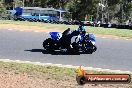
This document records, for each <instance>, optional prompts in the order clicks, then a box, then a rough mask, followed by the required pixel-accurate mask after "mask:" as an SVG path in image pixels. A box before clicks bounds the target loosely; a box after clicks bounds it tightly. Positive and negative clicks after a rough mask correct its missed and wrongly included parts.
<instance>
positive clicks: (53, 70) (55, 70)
mask: <svg viewBox="0 0 132 88" xmlns="http://www.w3.org/2000/svg"><path fill="white" fill-rule="evenodd" d="M0 69H2V70H6V71H14V72H15V73H16V74H19V73H32V72H37V73H38V72H39V73H42V74H49V75H51V76H53V78H57V79H63V77H64V78H65V76H69V77H73V78H74V79H75V77H76V74H77V69H74V68H65V67H57V66H49V65H46V66H42V65H34V64H27V63H15V62H2V61H0ZM86 72H87V73H88V74H114V73H113V72H108V71H95V70H87V71H86Z"/></svg>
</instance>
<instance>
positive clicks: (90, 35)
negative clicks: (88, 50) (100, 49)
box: [87, 33, 96, 42]
mask: <svg viewBox="0 0 132 88" xmlns="http://www.w3.org/2000/svg"><path fill="white" fill-rule="evenodd" d="M87 36H88V37H89V39H90V40H91V41H94V42H95V41H96V38H95V36H94V34H92V33H89V34H88V35H87Z"/></svg>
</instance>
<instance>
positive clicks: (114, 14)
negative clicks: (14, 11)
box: [0, 0, 132, 23]
mask: <svg viewBox="0 0 132 88" xmlns="http://www.w3.org/2000/svg"><path fill="white" fill-rule="evenodd" d="M17 6H25V7H43V8H45V7H53V8H56V9H64V10H67V11H69V12H70V13H71V14H72V19H73V20H91V21H98V20H100V21H104V22H110V21H118V22H120V23H122V22H125V21H126V20H129V19H131V18H132V0H7V2H3V3H2V2H1V3H0V9H2V8H4V7H6V8H8V9H11V8H13V7H17ZM1 11H3V10H0V12H1Z"/></svg>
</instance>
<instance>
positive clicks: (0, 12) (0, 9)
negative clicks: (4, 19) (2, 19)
mask: <svg viewBox="0 0 132 88" xmlns="http://www.w3.org/2000/svg"><path fill="white" fill-rule="evenodd" d="M5 15H6V8H5V7H4V5H3V3H2V2H0V16H5Z"/></svg>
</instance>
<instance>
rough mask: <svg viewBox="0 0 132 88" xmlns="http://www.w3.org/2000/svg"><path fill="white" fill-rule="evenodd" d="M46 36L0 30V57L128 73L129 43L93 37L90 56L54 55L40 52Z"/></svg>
mask: <svg viewBox="0 0 132 88" xmlns="http://www.w3.org/2000/svg"><path fill="white" fill-rule="evenodd" d="M48 37H49V35H48V34H47V33H40V32H27V31H16V30H7V29H1V30H0V58H1V59H11V60H18V59H19V60H24V61H33V62H41V63H54V64H64V65H75V66H78V65H83V66H88V67H94V68H103V69H112V70H124V71H132V40H123V39H112V38H97V43H96V44H97V46H98V50H97V51H96V52H95V53H93V54H80V55H61V54H58V53H55V54H54V55H52V54H49V53H47V52H45V51H43V47H42V42H43V41H44V40H45V39H46V38H48Z"/></svg>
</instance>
